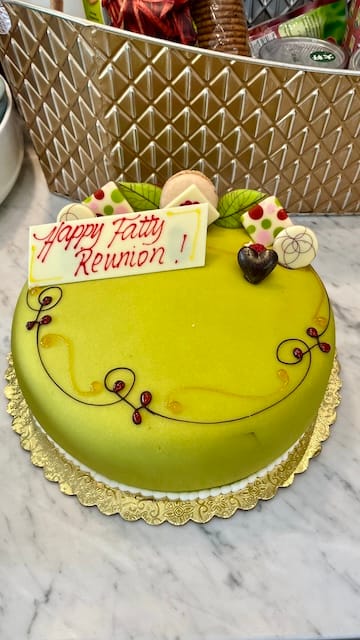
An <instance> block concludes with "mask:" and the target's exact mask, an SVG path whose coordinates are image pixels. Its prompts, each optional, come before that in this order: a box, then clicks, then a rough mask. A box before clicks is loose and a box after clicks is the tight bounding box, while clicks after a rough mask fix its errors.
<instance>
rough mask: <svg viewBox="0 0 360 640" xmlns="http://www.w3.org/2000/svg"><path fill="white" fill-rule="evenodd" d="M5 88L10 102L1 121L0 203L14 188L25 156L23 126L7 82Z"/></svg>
mask: <svg viewBox="0 0 360 640" xmlns="http://www.w3.org/2000/svg"><path fill="white" fill-rule="evenodd" d="M4 82H5V80H4ZM5 89H6V93H7V98H8V104H7V108H6V111H5V113H4V116H3V118H2V120H1V122H0V203H1V202H2V201H3V200H5V198H6V196H7V195H8V194H9V193H10V191H11V189H12V188H13V186H14V184H15V182H16V179H17V177H18V175H19V172H20V169H21V165H22V161H23V158H24V138H23V132H22V127H21V123H20V119H19V116H18V114H17V112H16V109H15V105H14V101H13V98H12V95H11V91H10V89H9V86H8V84H7V83H6V82H5Z"/></svg>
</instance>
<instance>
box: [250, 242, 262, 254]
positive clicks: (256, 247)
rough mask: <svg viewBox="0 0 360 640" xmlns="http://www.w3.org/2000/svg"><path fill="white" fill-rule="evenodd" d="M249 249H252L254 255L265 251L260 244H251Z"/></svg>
mask: <svg viewBox="0 0 360 640" xmlns="http://www.w3.org/2000/svg"><path fill="white" fill-rule="evenodd" d="M250 249H254V251H256V253H262V252H263V251H266V247H265V246H264V245H263V244H260V242H254V244H251V245H250Z"/></svg>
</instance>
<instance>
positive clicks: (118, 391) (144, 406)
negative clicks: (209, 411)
mask: <svg viewBox="0 0 360 640" xmlns="http://www.w3.org/2000/svg"><path fill="white" fill-rule="evenodd" d="M51 289H56V290H58V291H59V292H60V295H59V296H58V298H57V299H56V300H55V301H53V300H52V299H51V301H50V302H49V301H48V300H46V304H44V299H46V298H47V297H50V295H49V294H50V290H51ZM43 294H45V295H43ZM62 296H63V292H62V290H61V288H60V287H48V288H46V289H45V290H42V291H41V293H40V294H39V296H38V303H39V308H35V307H33V306H31V305H30V304H29V301H27V302H28V306H29V308H31V309H32V310H33V311H36V312H37V316H36V320H35V321H30V322H29V323H27V324H32V326H31V327H30V326H28V327H27V328H28V329H31V328H33V326H35V325H36V326H37V331H36V342H37V351H38V355H39V360H40V362H41V365H42V367H43V369H44V371H45V373H46V374H47V376H48V377H49V378H50V380H51V381H52V382H53V383H54V385H55V386H56V387H57V388H58V389H60V391H62V393H64V394H65V395H66V396H68V397H69V398H71V399H72V400H74V401H75V402H79V403H80V404H84V405H87V406H92V407H107V406H112V405H115V404H118V403H120V402H125V403H126V404H127V405H128V406H129V407H130V408H131V409H132V411H133V414H132V419H133V422H134V424H136V425H138V424H140V423H141V416H140V411H141V410H144V411H146V412H148V413H149V414H151V415H153V416H155V417H158V418H163V419H164V420H169V421H171V422H180V423H183V424H207V425H217V424H230V423H233V422H239V421H241V420H245V419H246V418H250V417H253V416H257V415H259V414H261V413H264V412H265V411H268V410H269V409H271V408H273V407H275V406H277V405H278V404H280V403H282V402H284V401H285V400H286V399H287V398H288V397H290V396H291V395H292V394H293V393H295V391H296V390H297V389H298V388H299V387H300V386H301V385H302V384H303V382H304V380H305V379H306V377H307V375H308V373H309V371H310V368H311V364H312V350H313V349H314V348H315V347H317V346H320V344H323V343H320V342H319V338H321V337H322V336H323V335H324V334H325V333H326V331H327V329H328V327H329V322H330V301H329V298H328V296H327V294H326V297H327V303H328V318H327V323H326V326H325V328H324V329H323V331H322V332H321V333H320V334H317V335H316V338H317V340H316V342H315V344H314V345H311V346H309V345H308V344H307V343H306V342H305V341H304V340H302V339H300V338H286V339H285V340H282V341H281V342H280V344H279V345H278V347H277V349H276V358H277V360H278V362H281V363H282V364H286V365H296V364H299V362H302V361H303V359H304V356H305V355H307V356H308V364H307V367H306V369H305V371H304V375H303V376H302V377H301V379H300V380H299V382H298V383H297V384H296V385H295V387H294V388H293V389H292V390H291V391H289V393H288V394H286V395H285V396H284V397H283V398H280V399H279V400H276V401H275V402H273V403H270V404H269V405H267V406H266V407H263V408H262V409H258V410H257V411H254V412H253V413H251V414H246V415H241V416H237V417H235V418H227V419H223V420H190V419H187V418H178V417H175V416H170V415H167V414H163V413H160V412H159V411H155V410H154V409H151V407H150V406H149V403H148V402H146V403H145V402H142V401H141V397H142V396H140V405H139V404H136V405H135V404H134V403H133V402H131V401H130V400H129V399H128V396H129V394H130V393H131V391H132V390H133V388H134V386H135V382H136V374H135V372H134V371H133V370H132V369H130V368H128V367H116V368H114V369H111V370H109V371H108V372H107V373H106V374H105V377H104V386H105V388H106V389H107V391H109V392H110V393H112V394H115V395H116V400H113V401H111V402H105V403H92V402H89V401H85V400H82V399H79V398H77V397H76V396H74V395H73V394H71V393H69V392H68V391H66V390H65V389H64V388H63V387H62V386H61V385H60V384H59V383H58V382H57V381H56V380H55V378H54V377H53V376H52V375H51V373H50V372H49V370H48V369H47V367H46V364H45V362H44V360H43V358H42V355H41V350H40V330H41V327H42V326H43V325H42V323H41V320H40V321H39V318H40V316H41V313H42V312H43V310H44V308H46V310H47V311H48V310H50V309H53V308H54V307H55V306H57V305H58V304H59V302H60V301H61V299H62ZM308 331H309V330H308ZM316 333H317V332H316ZM291 342H295V343H297V344H301V345H303V347H304V350H303V351H302V355H301V358H297V357H296V356H295V355H294V349H293V355H294V358H295V360H292V361H287V360H284V359H282V358H281V357H280V349H281V348H283V346H284V345H286V344H290V343H291ZM324 344H326V345H327V343H324ZM327 346H328V347H329V349H327V350H326V351H325V350H324V352H328V351H329V350H330V345H327ZM114 372H127V373H130V375H131V377H132V382H131V384H130V387H129V388H128V389H127V390H126V391H125V392H124V393H123V391H124V389H125V387H126V385H125V383H123V381H122V380H118V381H117V382H118V383H119V382H120V383H121V384H120V385H118V386H117V387H116V383H115V385H111V384H110V382H109V380H110V376H111V375H112V374H114ZM143 393H145V394H150V392H147V391H146V392H143ZM150 396H151V394H150ZM139 416H140V419H139Z"/></svg>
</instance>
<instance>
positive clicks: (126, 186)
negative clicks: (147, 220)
mask: <svg viewBox="0 0 360 640" xmlns="http://www.w3.org/2000/svg"><path fill="white" fill-rule="evenodd" d="M117 186H118V187H119V190H120V191H121V193H122V195H123V196H124V198H126V200H127V201H128V203H129V205H130V206H131V207H132V208H133V209H134V211H148V210H150V209H159V207H160V195H161V188H160V187H158V186H156V185H155V184H149V183H147V182H118V183H117Z"/></svg>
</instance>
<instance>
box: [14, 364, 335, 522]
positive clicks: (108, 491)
mask: <svg viewBox="0 0 360 640" xmlns="http://www.w3.org/2000/svg"><path fill="white" fill-rule="evenodd" d="M5 378H6V380H7V386H6V389H5V395H6V397H7V398H8V400H9V403H8V413H9V414H10V415H11V416H12V426H13V429H14V431H15V432H16V433H17V434H18V435H19V436H20V442H21V446H22V447H23V449H25V450H26V451H30V453H31V461H32V463H33V464H34V465H35V466H37V467H42V469H43V472H44V475H45V477H46V478H47V479H48V480H50V481H52V482H57V483H58V485H59V487H60V490H61V491H62V492H63V493H65V494H66V495H75V496H76V497H77V498H78V500H79V502H80V503H81V504H82V505H84V506H96V507H97V508H98V509H99V510H100V511H101V512H102V513H103V514H105V515H114V514H120V516H121V517H122V518H124V520H128V521H134V520H139V519H143V520H144V521H145V522H147V523H148V524H152V525H158V524H161V523H163V522H169V523H171V524H174V525H182V524H185V523H186V522H188V521H189V520H192V521H194V522H199V523H205V522H208V521H209V520H211V518H213V517H214V516H217V517H219V518H229V517H230V516H232V515H233V514H234V513H235V512H236V511H237V510H238V509H241V510H249V509H253V508H254V507H255V506H256V504H257V503H258V501H259V500H269V499H270V498H273V497H274V496H275V494H276V493H277V491H278V489H279V488H280V487H288V486H290V485H291V484H292V483H293V480H294V477H295V475H296V474H298V473H303V472H304V471H306V469H307V468H308V466H309V462H310V460H311V459H312V458H313V457H315V456H317V455H318V454H319V453H320V451H321V446H322V443H323V442H324V441H325V440H327V438H328V437H329V435H330V427H331V425H332V424H333V423H334V421H335V419H336V408H337V406H338V404H339V402H340V388H341V381H340V368H339V364H338V361H337V359H336V358H335V360H334V365H333V368H332V372H331V375H330V379H329V383H328V387H327V390H326V393H325V396H324V399H323V402H322V404H321V407H320V409H319V412H318V415H317V418H316V421H315V423H314V425H313V426H312V427H311V428H310V429H308V431H307V432H305V434H304V435H303V436H302V438H301V439H300V440H299V441H298V443H297V444H296V446H295V447H294V448H293V449H292V450H291V452H290V453H289V455H288V457H287V458H286V459H285V460H284V461H283V462H281V463H280V464H277V465H276V466H274V467H273V468H272V469H271V470H269V471H267V472H266V473H265V474H264V475H262V476H261V477H258V478H256V479H255V480H252V481H249V482H248V483H247V484H246V485H245V486H244V487H243V488H241V489H239V490H237V491H233V492H228V493H223V494H221V493H220V494H219V495H216V496H208V497H205V498H199V497H198V498H195V499H188V500H186V499H185V500H184V499H170V498H154V497H144V496H142V495H140V494H133V493H129V492H127V491H124V490H121V489H119V488H113V487H110V486H107V485H106V484H104V483H103V482H99V481H98V480H96V479H95V478H93V477H92V475H91V474H90V473H88V472H86V471H83V470H82V469H80V468H79V467H78V466H77V465H76V464H75V463H73V462H72V461H70V460H69V459H67V458H66V456H65V455H64V454H63V453H62V452H60V451H59V449H58V448H57V447H56V446H55V445H54V444H53V443H52V442H51V441H50V440H49V439H48V438H47V436H46V434H45V433H44V432H43V430H42V429H41V428H40V427H39V426H38V425H37V424H36V422H35V421H34V419H33V417H32V414H31V412H30V410H29V408H28V406H27V403H26V401H25V399H24V397H23V395H22V393H21V390H20V387H19V385H18V382H17V378H16V375H15V370H14V366H13V362H12V356H11V355H10V356H9V366H8V369H7V371H6V375H5Z"/></svg>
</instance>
